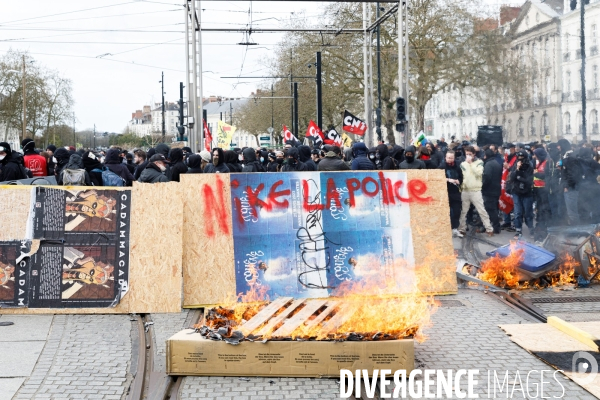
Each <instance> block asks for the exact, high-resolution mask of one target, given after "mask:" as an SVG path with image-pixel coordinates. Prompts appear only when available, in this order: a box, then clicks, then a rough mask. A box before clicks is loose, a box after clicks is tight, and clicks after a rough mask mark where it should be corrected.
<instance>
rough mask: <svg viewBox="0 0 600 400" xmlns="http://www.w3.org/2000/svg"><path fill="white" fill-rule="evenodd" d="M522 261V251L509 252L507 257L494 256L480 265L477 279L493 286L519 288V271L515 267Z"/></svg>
mask: <svg viewBox="0 0 600 400" xmlns="http://www.w3.org/2000/svg"><path fill="white" fill-rule="evenodd" d="M522 261H523V250H511V252H510V255H509V256H508V257H504V258H503V257H500V255H499V254H496V255H495V256H494V257H491V258H488V259H487V260H485V261H484V262H482V263H481V265H482V267H481V271H480V273H479V275H478V276H477V277H478V278H479V279H481V280H483V281H486V282H489V283H491V284H492V285H494V286H500V287H505V286H508V287H511V288H513V287H514V288H516V287H518V286H519V271H518V270H517V266H518V265H519V264H520V263H521V262H522Z"/></svg>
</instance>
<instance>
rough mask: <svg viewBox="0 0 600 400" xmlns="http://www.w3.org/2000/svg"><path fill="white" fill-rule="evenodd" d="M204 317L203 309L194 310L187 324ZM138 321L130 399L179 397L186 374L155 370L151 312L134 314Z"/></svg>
mask: <svg viewBox="0 0 600 400" xmlns="http://www.w3.org/2000/svg"><path fill="white" fill-rule="evenodd" d="M201 318H202V312H201V310H195V311H192V312H190V316H188V318H187V319H186V325H187V326H191V325H194V324H196V323H198V321H200V319H201ZM132 321H134V320H133V319H132ZM135 321H136V325H137V337H136V338H135V339H136V341H135V342H136V343H137V353H135V352H134V360H133V362H132V365H133V364H135V376H134V379H133V381H132V383H131V385H130V387H129V391H128V394H127V400H178V399H179V398H180V396H179V392H180V387H181V383H182V381H183V378H184V377H182V376H178V377H173V376H169V375H167V374H166V372H165V371H156V370H155V362H154V360H155V357H156V348H155V343H156V340H155V328H154V322H153V321H152V315H151V314H138V315H135Z"/></svg>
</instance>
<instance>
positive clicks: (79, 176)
mask: <svg viewBox="0 0 600 400" xmlns="http://www.w3.org/2000/svg"><path fill="white" fill-rule="evenodd" d="M61 174H62V182H63V186H85V169H67V168H65V169H63V170H62V172H61Z"/></svg>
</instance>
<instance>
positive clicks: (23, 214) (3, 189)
mask: <svg viewBox="0 0 600 400" xmlns="http://www.w3.org/2000/svg"><path fill="white" fill-rule="evenodd" d="M32 191H33V188H32V187H31V186H20V185H11V186H0V194H1V195H0V215H2V229H0V241H3V242H4V241H9V240H21V239H24V238H26V235H27V223H26V222H27V220H28V218H29V212H30V209H31V193H32Z"/></svg>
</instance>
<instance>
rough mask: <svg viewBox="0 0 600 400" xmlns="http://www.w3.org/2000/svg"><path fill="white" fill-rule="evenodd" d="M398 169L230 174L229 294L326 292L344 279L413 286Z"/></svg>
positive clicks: (308, 295)
mask: <svg viewBox="0 0 600 400" xmlns="http://www.w3.org/2000/svg"><path fill="white" fill-rule="evenodd" d="M406 182H407V176H406V173H405V172H393V171H391V172H386V174H385V176H384V175H383V174H382V173H378V172H376V171H374V172H356V173H354V174H352V175H349V174H340V173H335V172H333V173H326V172H321V173H319V172H302V173H293V172H292V173H287V174H236V175H232V176H231V206H232V218H233V245H234V259H235V275H236V292H237V293H247V292H249V291H258V292H261V293H264V294H265V295H268V296H269V298H276V297H280V296H291V297H295V298H316V297H328V296H335V295H336V294H339V293H338V292H337V291H338V290H341V289H340V288H343V287H344V285H342V284H343V283H344V282H348V283H350V284H352V283H360V282H363V281H366V280H369V281H370V282H373V281H377V280H379V281H380V282H381V283H382V284H383V285H389V284H390V282H392V283H393V285H395V288H394V290H395V292H397V293H402V292H405V291H406V292H408V291H410V290H411V288H412V287H413V285H414V279H415V276H414V253H413V243H412V234H411V225H410V208H409V207H410V206H409V204H408V202H406V201H403V199H406V198H407V197H408V195H407V185H406Z"/></svg>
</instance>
